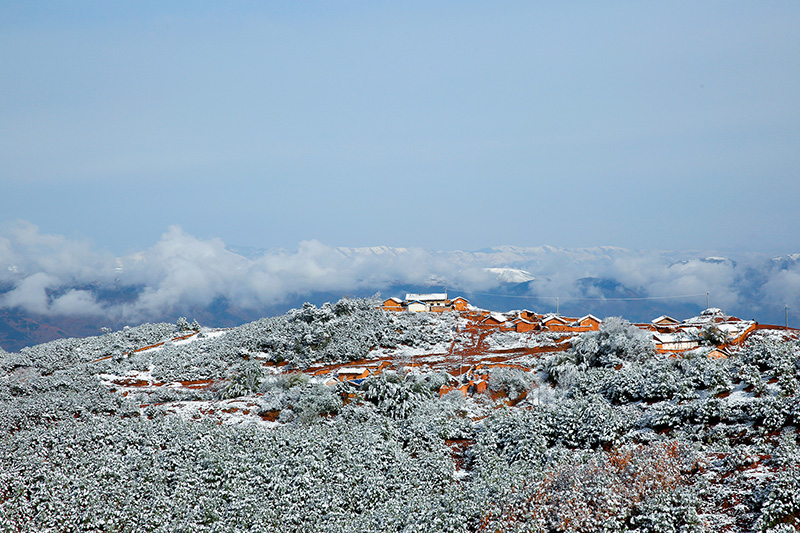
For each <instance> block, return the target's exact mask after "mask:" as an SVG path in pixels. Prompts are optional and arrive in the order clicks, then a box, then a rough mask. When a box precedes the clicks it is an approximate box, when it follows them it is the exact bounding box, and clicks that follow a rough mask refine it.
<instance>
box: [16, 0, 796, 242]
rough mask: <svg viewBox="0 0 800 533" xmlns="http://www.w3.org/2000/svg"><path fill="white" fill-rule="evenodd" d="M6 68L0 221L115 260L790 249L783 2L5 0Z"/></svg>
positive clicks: (791, 86)
mask: <svg viewBox="0 0 800 533" xmlns="http://www.w3.org/2000/svg"><path fill="white" fill-rule="evenodd" d="M0 80H2V81H0V223H2V224H6V227H7V228H8V227H11V228H16V227H19V224H23V226H24V225H25V224H33V225H35V227H36V228H38V229H37V231H38V232H41V234H42V235H60V236H64V238H66V239H68V240H69V242H86V243H89V244H88V245H89V246H91V247H93V249H98V250H103V251H107V252H108V253H111V254H116V255H119V256H121V255H124V254H132V253H135V252H137V251H141V250H148V249H151V248H153V249H155V248H157V247H158V245H159V244H158V243H161V242H163V241H164V239H165V236H168V235H171V233H170V232H171V231H177V230H172V229H170V228H173V227H179V228H180V231H182V232H185V233H186V234H187V235H189V236H192V237H193V238H197V239H199V240H200V241H202V242H217V241H215V240H214V239H219V240H220V241H221V242H224V243H225V244H226V245H239V246H253V247H259V248H288V249H298V247H300V246H301V243H307V242H312V241H313V242H318V243H321V245H324V246H329V247H338V246H375V245H387V246H400V247H421V248H427V249H435V250H457V249H463V250H479V249H482V248H485V247H491V246H500V245H516V246H539V245H545V244H549V245H554V246H560V247H592V246H619V247H625V248H630V249H659V250H660V249H670V250H692V249H702V250H719V251H731V250H733V251H756V252H764V253H771V254H788V253H794V252H798V251H800V242H798V238H797V227H798V222H800V216H799V215H798V210H797V202H798V199H800V98H798V95H800V3H797V2H793V1H767V2H738V1H718V2H715V1H708V2H696V1H691V2H681V1H676V2H613V1H612V2H556V1H552V2H551V1H541V2H523V1H519V2H517V1H498V2H470V1H459V2H452V1H441V2H437V1H434V2H428V1H426V2H415V1H410V2H381V1H370V2H358V1H343V2H245V1H235V2H228V3H223V4H220V3H212V2H203V1H192V2H169V3H165V2H147V1H144V2H116V1H113V2H99V1H91V2H90V1H77V2H48V1H43V2H35V3H27V2H26V3H22V2H17V3H12V2H6V3H3V4H2V5H1V6H0ZM19 221H23V222H19Z"/></svg>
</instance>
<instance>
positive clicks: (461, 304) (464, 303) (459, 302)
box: [450, 296, 469, 311]
mask: <svg viewBox="0 0 800 533" xmlns="http://www.w3.org/2000/svg"><path fill="white" fill-rule="evenodd" d="M450 306H451V307H452V308H453V309H454V310H455V311H466V310H467V309H468V308H469V300H467V299H466V298H464V297H463V296H456V297H455V298H453V299H452V300H451V301H450Z"/></svg>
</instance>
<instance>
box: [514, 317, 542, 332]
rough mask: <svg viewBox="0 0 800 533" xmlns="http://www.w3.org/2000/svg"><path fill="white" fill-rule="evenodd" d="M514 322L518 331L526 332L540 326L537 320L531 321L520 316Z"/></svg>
mask: <svg viewBox="0 0 800 533" xmlns="http://www.w3.org/2000/svg"><path fill="white" fill-rule="evenodd" d="M512 323H513V324H514V329H515V330H516V332H517V333H525V332H527V331H533V330H535V329H538V328H539V324H537V323H536V322H529V321H527V320H525V319H524V318H520V317H517V318H515V319H514V320H513V321H512Z"/></svg>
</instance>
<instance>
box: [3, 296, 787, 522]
mask: <svg viewBox="0 0 800 533" xmlns="http://www.w3.org/2000/svg"><path fill="white" fill-rule="evenodd" d="M461 326H462V324H461V323H460V322H459V318H458V316H456V315H454V314H446V313H445V314H428V313H422V314H412V313H397V314H394V313H384V312H382V311H380V310H377V309H375V303H374V302H371V301H368V300H342V301H340V302H338V303H336V304H332V305H331V304H326V305H324V306H321V307H314V306H311V305H307V306H304V307H303V308H301V309H297V310H294V311H292V312H289V313H287V314H286V315H284V316H280V317H273V318H265V319H261V320H258V321H256V322H253V323H250V324H246V325H244V326H240V327H238V328H234V329H230V330H210V329H207V328H201V327H200V326H199V325H197V324H194V325H189V324H188V323H187V322H186V321H180V322H179V324H177V325H173V324H146V325H143V326H139V327H136V328H127V329H125V330H121V331H117V332H109V333H107V334H105V335H102V336H99V337H92V338H87V339H81V340H60V341H55V342H52V343H48V344H43V345H39V346H36V347H32V348H29V349H24V350H22V351H21V352H19V353H5V352H3V353H0V402H1V403H2V406H0V417H1V418H0V429H1V430H2V440H0V460H1V461H2V466H0V478H1V479H0V525H1V526H2V529H3V530H6V531H98V532H101V531H102V532H109V531H192V532H194V531H244V530H247V531H325V532H328V531H353V532H355V531H587V532H588V531H641V532H645V531H665V532H666V531H711V530H713V531H796V530H797V529H798V527H799V526H798V524H799V523H800V522H799V521H800V518H799V517H800V496H798V495H800V452H799V451H798V429H797V428H798V427H799V426H798V423H799V421H800V402H798V392H799V391H800V359H798V355H800V343H799V342H798V340H797V339H796V338H794V337H793V336H792V335H790V334H788V333H785V332H782V331H775V332H760V333H758V334H755V335H753V336H751V338H750V339H749V340H748V341H747V343H746V344H745V345H744V346H743V347H741V349H739V350H738V351H736V352H734V353H733V354H732V355H731V356H730V357H728V358H722V359H712V358H709V357H707V356H706V353H707V351H708V349H707V348H701V349H698V350H694V351H692V352H687V353H686V354H684V355H682V356H679V357H670V356H668V355H664V354H656V353H655V351H654V349H653V346H652V343H651V342H650V341H649V339H648V338H647V336H646V335H644V334H643V332H642V331H641V330H638V329H637V328H634V327H633V326H631V325H630V324H628V323H627V322H625V321H624V320H621V319H613V320H611V319H610V320H606V321H605V323H604V325H603V326H602V327H601V329H600V331H597V332H590V333H583V334H581V335H579V336H576V337H574V338H573V339H572V341H571V343H570V346H569V348H568V349H566V350H564V351H553V352H552V353H549V354H548V353H546V352H545V353H544V354H542V355H540V356H530V355H529V356H528V357H527V358H525V359H524V360H522V359H520V360H517V361H516V363H515V364H514V365H506V366H497V367H495V368H492V369H491V370H489V371H488V372H489V380H488V389H487V390H486V392H483V393H481V392H474V393H473V392H471V393H470V394H467V395H466V396H465V395H464V394H462V393H461V392H459V391H458V390H455V391H453V392H450V393H447V394H444V395H442V396H440V395H439V392H440V391H441V390H446V389H443V386H445V385H447V384H452V383H454V382H458V381H459V379H460V378H461V376H460V375H458V374H457V373H455V372H451V373H448V372H447V366H446V365H439V366H426V365H425V364H421V363H419V362H415V361H416V360H415V357H421V356H422V355H424V354H443V355H441V356H440V355H437V357H440V358H444V363H447V361H446V357H447V354H448V353H449V354H453V353H456V352H455V351H453V345H455V344H457V343H456V342H455V339H456V338H457V335H458V332H459V331H460V330H461ZM194 330H197V331H194ZM519 342H520V339H519V338H515V337H513V335H511V334H508V333H504V334H500V335H496V336H494V337H492V340H491V342H488V341H487V342H486V345H487V346H492V347H493V348H494V349H496V350H498V351H499V350H501V349H502V347H503V346H504V345H507V346H510V345H512V344H513V343H519ZM448 350H449V352H448ZM498 353H499V352H498ZM370 360H382V361H383V360H385V361H388V362H390V363H391V365H390V366H389V367H386V368H385V370H384V371H383V372H381V373H378V372H375V373H373V375H371V376H370V377H368V378H366V379H364V380H363V381H361V382H360V383H359V384H354V383H347V382H340V381H337V380H332V379H330V376H324V375H321V374H318V373H317V371H316V370H315V369H316V368H317V367H319V365H322V364H323V363H325V364H327V365H332V366H331V368H336V365H340V364H343V363H346V362H350V361H358V362H359V364H361V363H364V364H367V363H368V362H369V361H370ZM315 374H317V375H315ZM122 378H125V379H126V380H127V381H124V383H126V384H127V385H121V384H120V383H123V381H121V380H122ZM198 383H199V385H198ZM226 411H227V412H226Z"/></svg>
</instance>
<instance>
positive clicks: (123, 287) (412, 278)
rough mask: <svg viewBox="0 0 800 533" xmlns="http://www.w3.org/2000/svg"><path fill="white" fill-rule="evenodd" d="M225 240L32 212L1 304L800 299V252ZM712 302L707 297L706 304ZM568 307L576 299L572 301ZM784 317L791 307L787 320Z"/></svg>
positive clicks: (767, 311)
mask: <svg viewBox="0 0 800 533" xmlns="http://www.w3.org/2000/svg"><path fill="white" fill-rule="evenodd" d="M234 250H235V249H230V248H228V247H227V246H226V244H225V243H224V242H223V241H221V240H220V239H199V238H197V237H194V236H192V235H189V234H187V233H186V232H184V231H183V230H182V229H181V228H180V227H177V226H173V227H170V228H169V229H168V230H167V231H166V232H165V233H164V234H163V235H162V236H161V238H160V240H159V241H158V242H157V243H155V244H154V245H153V246H152V247H150V248H147V249H145V250H142V251H140V252H137V253H134V254H130V255H127V256H122V257H116V256H114V255H112V254H110V253H107V252H104V251H102V250H96V249H94V248H93V247H92V246H91V245H90V244H88V243H86V242H83V241H80V240H75V239H69V238H67V237H64V236H61V235H48V234H42V233H41V232H40V231H39V228H37V227H36V226H35V225H33V224H31V223H29V222H16V223H14V224H8V225H5V226H3V228H2V229H1V230H0V308H6V309H16V310H20V311H23V312H27V313H34V314H38V315H45V316H82V317H103V318H105V319H107V320H111V321H115V322H119V323H135V322H142V321H148V320H158V319H163V318H165V317H170V316H173V315H175V314H177V313H182V312H185V310H187V309H198V308H203V307H207V306H210V305H212V304H213V303H214V302H218V301H220V300H224V301H225V302H227V303H228V304H229V305H232V306H235V307H236V308H238V309H243V310H248V311H251V312H258V311H259V310H261V309H274V308H276V307H279V306H280V305H281V304H283V303H286V302H292V301H295V300H297V299H298V298H302V297H304V296H308V295H312V294H315V293H317V294H319V293H324V294H327V295H334V297H335V295H340V296H341V295H346V294H351V295H352V294H362V293H367V292H368V293H370V294H371V293H374V292H377V291H383V292H384V294H386V295H392V294H398V295H399V293H392V291H400V290H401V289H403V288H411V287H414V288H424V287H433V288H437V289H438V288H441V287H442V286H446V287H448V289H449V290H450V291H451V292H460V293H465V294H467V295H471V299H472V300H473V302H474V303H478V304H479V305H480V303H481V301H491V303H492V304H496V303H497V302H505V303H507V305H505V306H504V307H506V308H521V307H527V308H536V309H541V308H542V307H543V306H549V305H551V302H550V300H551V299H553V298H555V297H558V298H559V301H560V302H561V303H562V305H566V306H569V305H573V308H575V309H584V308H588V309H592V308H593V307H594V306H598V305H600V304H602V303H604V302H606V303H607V302H614V301H620V302H623V301H624V302H637V301H639V302H645V301H654V302H663V307H664V308H667V309H669V308H670V306H673V307H672V308H675V307H674V306H675V305H680V304H689V303H690V304H691V305H694V306H695V307H699V308H702V307H705V294H706V293H707V292H708V293H709V294H710V297H711V298H712V305H714V306H716V307H722V308H723V309H726V310H727V311H728V312H730V313H732V314H739V315H740V316H744V317H747V318H751V317H754V316H755V317H757V318H759V317H760V319H761V320H762V321H773V322H775V321H776V320H778V317H780V318H782V317H783V312H784V305H788V306H789V307H790V308H792V309H797V308H800V256H798V255H794V256H788V255H787V256H783V257H780V258H770V257H764V256H748V257H744V258H722V257H709V256H708V255H707V254H705V253H704V254H697V253H692V252H674V251H672V252H666V251H656V250H649V251H634V250H627V249H621V248H609V247H598V248H589V249H561V248H554V247H549V246H542V247H535V248H517V247H498V248H491V249H488V250H482V251H475V252H469V251H431V250H424V249H420V248H388V247H374V248H334V247H330V246H326V245H325V244H323V243H321V242H319V241H315V240H312V241H304V242H301V243H299V245H298V246H297V248H296V249H293V250H265V251H255V252H254V251H249V252H247V253H245V252H239V253H237V252H236V251H234ZM701 304H702V305H701ZM567 309H568V307H567ZM781 322H782V320H781Z"/></svg>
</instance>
